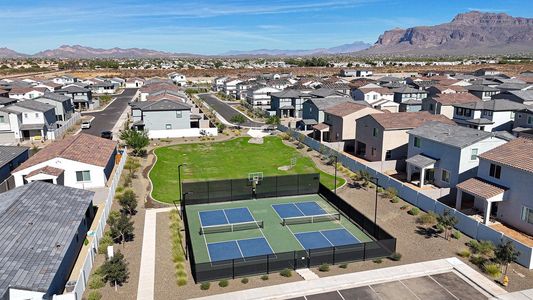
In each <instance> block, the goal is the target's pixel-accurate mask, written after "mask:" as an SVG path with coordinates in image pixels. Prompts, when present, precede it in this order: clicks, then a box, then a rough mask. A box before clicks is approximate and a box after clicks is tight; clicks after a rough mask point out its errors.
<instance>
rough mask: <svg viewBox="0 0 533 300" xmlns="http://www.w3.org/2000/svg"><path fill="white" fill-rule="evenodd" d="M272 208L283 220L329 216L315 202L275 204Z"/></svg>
mask: <svg viewBox="0 0 533 300" xmlns="http://www.w3.org/2000/svg"><path fill="white" fill-rule="evenodd" d="M272 208H273V209H274V210H275V211H276V213H277V214H278V216H279V217H280V218H281V219H285V218H293V217H303V216H317V215H325V214H327V213H326V211H324V209H322V207H320V205H318V203H316V202H315V201H309V202H295V203H284V204H273V205H272Z"/></svg>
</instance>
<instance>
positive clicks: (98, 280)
mask: <svg viewBox="0 0 533 300" xmlns="http://www.w3.org/2000/svg"><path fill="white" fill-rule="evenodd" d="M88 285H89V288H90V289H93V290H97V289H100V288H103V287H104V286H105V280H104V278H103V277H102V276H101V275H100V274H93V275H91V278H89V284H88Z"/></svg>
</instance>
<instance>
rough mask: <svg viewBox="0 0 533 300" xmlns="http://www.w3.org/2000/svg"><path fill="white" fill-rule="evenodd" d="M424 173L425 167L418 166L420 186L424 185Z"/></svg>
mask: <svg viewBox="0 0 533 300" xmlns="http://www.w3.org/2000/svg"><path fill="white" fill-rule="evenodd" d="M425 175H426V168H420V185H419V186H420V188H423V187H424V176H425Z"/></svg>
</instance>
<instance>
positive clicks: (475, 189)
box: [456, 178, 507, 199]
mask: <svg viewBox="0 0 533 300" xmlns="http://www.w3.org/2000/svg"><path fill="white" fill-rule="evenodd" d="M456 187H457V188H458V189H460V190H462V191H465V192H467V193H469V194H473V195H474V196H477V197H480V198H483V199H490V198H492V197H494V196H498V195H500V194H501V193H503V192H505V191H506V190H507V188H504V187H500V186H497V185H495V184H493V183H490V182H488V181H485V180H483V179H481V178H470V179H467V180H465V181H463V182H461V183H459V184H458V185H457V186H456Z"/></svg>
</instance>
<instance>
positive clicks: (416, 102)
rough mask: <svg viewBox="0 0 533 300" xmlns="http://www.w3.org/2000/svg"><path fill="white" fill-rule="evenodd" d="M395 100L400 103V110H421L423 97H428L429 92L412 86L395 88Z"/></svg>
mask: <svg viewBox="0 0 533 300" xmlns="http://www.w3.org/2000/svg"><path fill="white" fill-rule="evenodd" d="M393 92H394V102H396V103H398V104H400V111H402V112H403V111H409V112H411V111H421V110H422V99H424V98H426V97H427V95H428V93H427V92H426V91H424V90H418V89H415V88H412V87H410V86H403V87H400V88H397V89H394V90H393Z"/></svg>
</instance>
